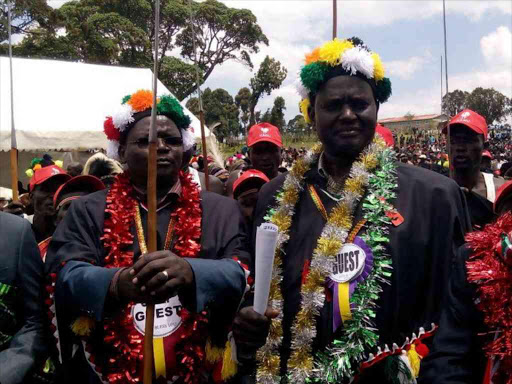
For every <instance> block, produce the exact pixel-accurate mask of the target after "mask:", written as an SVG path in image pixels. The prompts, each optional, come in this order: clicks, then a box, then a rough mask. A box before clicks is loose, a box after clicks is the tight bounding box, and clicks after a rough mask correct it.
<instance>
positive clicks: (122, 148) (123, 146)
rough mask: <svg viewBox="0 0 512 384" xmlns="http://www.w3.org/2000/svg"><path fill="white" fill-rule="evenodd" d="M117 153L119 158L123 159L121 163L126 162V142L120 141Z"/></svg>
mask: <svg viewBox="0 0 512 384" xmlns="http://www.w3.org/2000/svg"><path fill="white" fill-rule="evenodd" d="M117 153H118V154H119V160H120V161H121V164H124V163H126V159H125V154H126V144H125V143H123V144H121V143H119V149H118V151H117Z"/></svg>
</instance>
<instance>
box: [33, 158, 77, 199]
mask: <svg viewBox="0 0 512 384" xmlns="http://www.w3.org/2000/svg"><path fill="white" fill-rule="evenodd" d="M56 176H58V177H60V178H62V182H63V183H65V182H66V181H68V180H69V179H71V176H70V175H68V174H67V173H66V171H65V170H63V169H62V168H61V167H59V166H57V165H49V166H47V167H43V168H40V169H38V170H36V171H35V172H34V176H32V178H31V179H30V183H29V184H28V189H29V191H30V192H32V191H33V190H34V187H35V186H36V185H39V184H42V183H44V182H45V181H47V180H49V179H51V178H52V177H56Z"/></svg>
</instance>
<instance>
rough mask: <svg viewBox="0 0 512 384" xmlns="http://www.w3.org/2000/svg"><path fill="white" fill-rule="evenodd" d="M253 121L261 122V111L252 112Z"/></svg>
mask: <svg viewBox="0 0 512 384" xmlns="http://www.w3.org/2000/svg"><path fill="white" fill-rule="evenodd" d="M254 122H255V123H258V124H259V123H261V111H256V112H254Z"/></svg>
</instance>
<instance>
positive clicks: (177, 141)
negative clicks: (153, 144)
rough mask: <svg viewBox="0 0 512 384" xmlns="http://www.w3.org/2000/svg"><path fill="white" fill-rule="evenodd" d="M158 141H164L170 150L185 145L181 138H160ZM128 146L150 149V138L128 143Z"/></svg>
mask: <svg viewBox="0 0 512 384" xmlns="http://www.w3.org/2000/svg"><path fill="white" fill-rule="evenodd" d="M158 139H159V140H162V141H163V142H164V144H165V146H166V147H168V148H171V147H180V146H182V145H183V139H182V138H181V137H159V138H158ZM128 144H136V145H137V146H138V147H139V148H147V147H149V138H147V137H141V138H140V139H138V140H135V141H130V142H128Z"/></svg>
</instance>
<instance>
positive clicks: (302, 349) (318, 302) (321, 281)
mask: <svg viewBox="0 0 512 384" xmlns="http://www.w3.org/2000/svg"><path fill="white" fill-rule="evenodd" d="M321 151H322V147H321V146H316V147H315V148H313V149H312V151H311V152H309V153H308V154H307V155H306V157H305V158H304V159H298V160H297V161H296V162H295V164H294V166H293V168H292V169H291V171H290V172H289V174H288V176H287V177H286V179H285V181H284V184H283V189H282V191H281V192H280V193H279V194H278V196H277V208H275V209H271V210H270V212H269V215H267V217H266V219H267V220H269V221H271V222H272V223H274V224H276V225H277V227H278V229H279V236H278V246H277V250H276V255H275V259H274V268H273V272H272V282H271V286H270V295H269V305H271V306H272V307H274V308H276V309H278V310H279V311H280V313H281V314H280V315H279V316H278V317H277V318H276V319H274V320H272V323H271V326H270V332H269V336H268V338H267V342H266V344H265V345H264V346H263V347H262V348H261V349H260V350H259V351H258V354H257V358H258V361H259V368H258V372H257V381H258V382H259V383H275V382H279V380H280V357H279V347H280V345H281V342H282V335H283V330H282V305H283V303H282V300H283V299H282V298H283V295H282V292H281V282H282V256H281V255H282V253H283V251H284V246H285V244H286V243H287V241H288V240H289V229H290V226H291V223H292V219H293V215H294V211H295V206H296V204H297V202H298V200H299V196H300V193H301V192H302V191H303V190H304V186H305V180H304V175H305V173H306V172H307V171H308V170H309V169H310V168H311V166H312V164H314V163H316V162H317V161H318V156H319V154H320V153H321ZM393 160H394V155H393V151H392V150H390V149H388V148H387V147H386V145H385V143H384V142H383V141H382V140H381V139H380V138H377V137H376V138H375V139H374V141H373V142H372V143H371V144H370V145H369V146H368V147H367V148H366V149H365V150H364V151H363V153H362V154H361V155H360V157H359V159H358V160H357V161H356V162H355V163H354V164H353V166H352V168H351V171H350V174H349V178H348V179H347V181H346V183H345V189H344V192H343V195H342V199H341V200H340V202H339V203H338V205H337V206H336V207H335V208H334V209H333V210H332V212H331V214H330V216H329V218H328V221H327V224H326V225H325V227H324V229H323V231H322V234H321V236H320V238H319V240H318V242H317V247H316V248H315V250H314V253H313V257H312V259H311V262H310V264H309V268H308V271H307V272H305V273H304V274H303V284H302V287H301V299H302V300H301V309H300V311H299V313H298V314H297V316H296V318H295V320H294V322H293V325H292V352H291V356H290V360H289V361H288V371H289V380H290V381H292V382H294V383H295V382H298V383H303V382H305V381H306V380H310V379H313V380H314V379H322V380H323V379H325V377H324V376H323V373H322V370H321V369H314V360H313V356H312V353H311V345H312V341H313V339H314V337H315V336H316V319H315V317H316V316H317V315H318V314H319V309H320V308H321V307H322V306H323V304H324V300H325V294H324V289H325V288H324V285H325V281H326V278H327V277H328V276H329V274H330V272H331V267H332V262H333V260H334V258H335V256H336V254H337V253H338V252H339V250H340V249H341V247H342V245H343V243H344V242H345V239H346V238H347V236H348V231H349V230H350V228H351V226H352V222H353V217H352V215H353V212H354V210H355V208H356V207H357V204H358V202H359V200H360V199H361V197H362V196H363V194H364V192H365V190H366V187H367V186H368V183H373V184H372V186H375V187H377V192H379V193H381V192H382V193H383V196H381V195H380V194H379V195H377V196H378V197H379V199H377V201H375V199H376V197H375V196H376V195H375V194H374V193H373V192H372V193H371V194H370V195H369V199H370V200H368V199H365V201H367V203H366V204H367V212H366V216H367V219H369V220H373V221H374V223H375V227H371V229H370V230H369V231H368V232H369V238H373V242H371V244H372V245H373V246H374V247H376V248H377V249H376V250H377V252H378V253H379V252H380V254H379V255H380V258H379V259H378V266H377V268H375V269H374V272H373V273H372V279H371V282H370V285H369V286H368V284H367V283H364V284H363V288H361V289H359V286H358V289H357V290H356V293H355V295H354V297H355V298H358V299H357V301H356V304H357V305H356V306H355V308H354V311H353V312H354V314H355V315H356V316H354V318H355V319H357V320H353V322H351V323H350V324H354V326H355V325H356V321H357V322H358V323H357V324H358V326H359V328H361V329H354V332H351V333H350V335H349V337H352V338H354V339H351V340H350V341H348V340H344V339H343V340H339V341H338V342H337V345H338V347H339V348H347V347H348V346H349V345H350V346H351V345H360V346H362V347H363V348H362V349H361V352H360V353H358V351H359V349H355V350H354V352H352V355H350V354H344V355H343V357H342V358H341V359H338V360H337V361H336V364H337V366H339V367H340V371H339V372H338V373H337V376H336V377H345V374H350V376H347V377H351V376H352V375H353V373H354V367H353V366H352V365H351V364H353V363H354V362H356V361H360V360H362V353H363V351H364V346H365V345H370V346H373V345H375V344H376V340H377V336H376V335H374V334H373V330H374V329H373V323H372V320H371V317H374V308H375V301H376V299H377V298H378V294H379V293H380V288H379V287H378V283H377V282H383V281H386V277H388V273H389V274H390V271H387V270H386V269H388V268H390V267H391V261H390V260H388V259H386V258H385V256H384V255H383V249H384V247H383V246H382V243H385V242H386V241H387V238H386V237H385V232H384V229H383V228H382V226H383V225H387V224H388V223H389V222H390V220H389V219H388V218H387V217H386V215H385V210H384V209H385V208H386V209H389V208H390V205H389V204H388V199H391V198H393V197H394V193H393V190H394V188H395V187H396V179H395V183H392V182H391V183H388V181H391V180H393V178H396V176H395V174H394V168H393ZM372 171H375V174H372V173H370V172H372ZM388 172H389V176H388V174H387V173H388ZM376 175H378V176H377V180H376V179H375V177H376ZM365 240H367V241H368V239H365ZM351 301H352V300H351ZM372 315H373V316H372ZM355 328H357V327H355ZM356 330H357V332H356ZM368 337H369V338H370V341H369V342H366V341H365V340H364V339H366V338H368ZM360 356H361V358H360ZM325 361H327V360H325ZM331 361H333V360H331ZM340 375H341V376H340Z"/></svg>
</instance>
